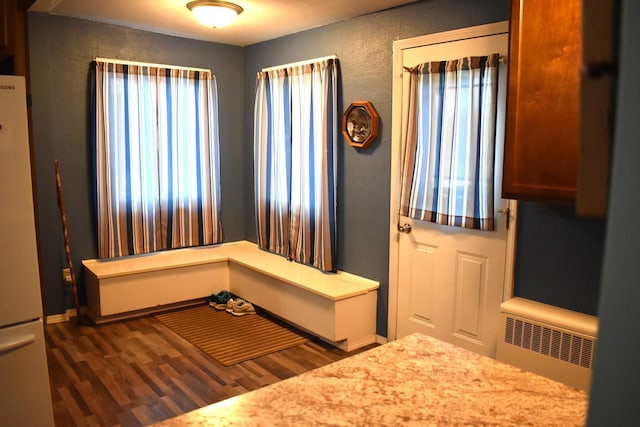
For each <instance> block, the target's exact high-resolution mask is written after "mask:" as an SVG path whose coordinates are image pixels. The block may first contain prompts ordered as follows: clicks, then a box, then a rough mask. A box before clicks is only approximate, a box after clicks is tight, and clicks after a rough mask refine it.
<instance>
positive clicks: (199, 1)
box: [187, 0, 243, 28]
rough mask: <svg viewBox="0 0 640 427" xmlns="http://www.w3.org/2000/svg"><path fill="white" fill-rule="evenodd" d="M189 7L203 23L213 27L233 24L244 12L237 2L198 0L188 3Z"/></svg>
mask: <svg viewBox="0 0 640 427" xmlns="http://www.w3.org/2000/svg"><path fill="white" fill-rule="evenodd" d="M187 8H188V9H189V10H190V11H191V12H193V15H194V16H195V17H196V19H197V20H198V21H200V22H201V23H202V24H203V25H206V26H207V27H212V28H222V27H226V26H227V25H229V24H231V23H232V22H233V21H234V20H235V19H236V18H237V17H238V15H240V14H241V13H242V10H243V9H242V8H241V7H240V6H238V5H237V4H234V3H230V2H226V1H216V0H196V1H192V2H189V3H187Z"/></svg>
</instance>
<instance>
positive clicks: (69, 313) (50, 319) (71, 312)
mask: <svg viewBox="0 0 640 427" xmlns="http://www.w3.org/2000/svg"><path fill="white" fill-rule="evenodd" d="M77 315H78V312H77V311H76V309H75V308H68V309H67V310H66V311H65V312H64V313H60V314H52V315H50V316H46V317H45V318H44V323H45V324H46V325H53V324H54V323H62V322H68V321H69V320H71V318H72V317H76V316H77Z"/></svg>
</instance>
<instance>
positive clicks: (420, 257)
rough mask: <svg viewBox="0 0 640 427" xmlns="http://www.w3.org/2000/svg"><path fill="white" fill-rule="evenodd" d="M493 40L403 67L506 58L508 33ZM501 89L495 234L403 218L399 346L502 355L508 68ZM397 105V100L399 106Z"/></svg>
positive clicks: (433, 50)
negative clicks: (417, 336) (438, 342)
mask: <svg viewBox="0 0 640 427" xmlns="http://www.w3.org/2000/svg"><path fill="white" fill-rule="evenodd" d="M491 34H492V35H490V36H486V37H477V36H474V37H472V38H470V39H466V40H456V41H452V42H442V41H439V42H438V43H435V44H431V45H429V44H427V45H422V46H417V47H413V48H407V49H404V50H403V56H402V65H403V66H406V67H411V66H415V65H417V64H419V63H423V62H428V61H440V60H445V59H454V58H460V57H464V56H478V55H487V54H491V53H500V54H501V55H503V56H505V57H506V55H507V49H508V35H507V33H506V31H505V32H503V33H500V34H495V33H491ZM499 81H500V83H499V89H498V98H499V99H500V101H499V105H498V124H497V136H496V151H495V152H496V156H495V159H496V160H495V169H496V173H495V175H496V176H495V178H494V191H495V195H496V200H495V202H494V209H495V212H494V215H495V223H496V230H495V231H490V232H488V231H479V230H469V229H462V228H457V227H450V226H445V225H439V224H434V223H430V222H423V221H418V220H413V219H411V218H407V217H403V216H399V217H398V223H399V224H401V225H404V224H407V225H409V226H410V227H411V231H410V232H409V233H406V232H405V233H398V235H397V245H398V246H397V254H398V255H397V256H398V260H397V269H396V270H397V317H396V338H400V337H403V336H405V335H408V334H410V333H413V332H421V333H425V334H427V335H431V336H434V337H436V338H439V339H442V340H444V341H447V342H451V343H453V344H456V345H459V346H462V347H465V348H468V349H471V350H473V351H476V352H479V353H481V354H485V355H489V356H494V355H495V347H496V337H497V328H498V315H499V308H500V304H501V302H502V300H503V289H504V282H505V261H506V249H507V228H506V222H507V221H506V216H505V215H503V214H502V212H507V215H508V210H507V209H506V208H507V207H508V201H507V200H503V199H500V198H499V196H500V194H501V180H502V152H503V148H502V147H503V142H504V116H505V114H504V112H505V99H506V66H505V65H502V66H501V67H500V70H499ZM407 85H408V75H407V73H403V78H402V88H403V89H402V93H403V97H402V98H401V100H402V117H403V121H404V120H405V119H404V117H405V115H406V114H405V113H406V111H407V106H406V99H405V97H404V94H406V89H407ZM394 90H395V89H394ZM398 99H400V98H399V97H398V96H397V94H394V102H397V100H398ZM394 108H397V106H394ZM405 128H406V127H405V123H403V124H402V127H401V129H402V130H401V131H400V132H395V133H394V138H395V139H394V144H400V145H401V141H402V140H403V139H404V135H401V134H402V133H403V132H404V129H405ZM398 135H401V136H402V138H401V139H400V141H397V136H398ZM395 170H396V172H397V173H396V175H394V176H393V177H392V179H393V180H394V182H396V183H399V182H400V177H399V173H400V171H399V168H398V169H395ZM394 215H397V211H396V213H395V214H394ZM392 233H393V231H392ZM392 246H393V242H392ZM391 253H393V250H391ZM391 270H392V271H393V270H394V269H393V268H392V269H391Z"/></svg>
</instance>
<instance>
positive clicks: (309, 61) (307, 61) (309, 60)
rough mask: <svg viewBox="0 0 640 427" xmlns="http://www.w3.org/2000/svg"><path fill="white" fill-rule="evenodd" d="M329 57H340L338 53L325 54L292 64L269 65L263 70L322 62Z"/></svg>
mask: <svg viewBox="0 0 640 427" xmlns="http://www.w3.org/2000/svg"><path fill="white" fill-rule="evenodd" d="M327 59H338V57H337V56H336V55H329V56H323V57H322V58H315V59H307V60H306V61H299V62H292V63H290V64H284V65H276V66H273V67H267V68H263V69H262V71H272V70H279V69H280V68H289V67H297V66H299V65H306V64H312V63H314V62H320V61H324V60H327Z"/></svg>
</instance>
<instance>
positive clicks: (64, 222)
mask: <svg viewBox="0 0 640 427" xmlns="http://www.w3.org/2000/svg"><path fill="white" fill-rule="evenodd" d="M53 163H54V165H55V167H56V186H57V187H58V207H59V208H60V216H61V217H62V234H63V235H64V251H65V253H66V255H67V266H68V267H69V274H70V275H71V289H72V291H73V302H74V304H75V306H76V315H77V316H78V317H80V302H79V301H78V287H77V286H76V275H75V273H74V272H73V261H72V260H71V247H70V246H69V230H68V229H67V214H66V212H65V209H64V195H63V194H62V180H61V179H60V168H59V166H58V161H57V160H54V161H53Z"/></svg>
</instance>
